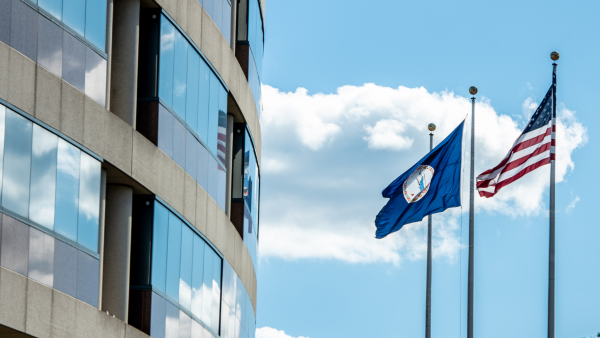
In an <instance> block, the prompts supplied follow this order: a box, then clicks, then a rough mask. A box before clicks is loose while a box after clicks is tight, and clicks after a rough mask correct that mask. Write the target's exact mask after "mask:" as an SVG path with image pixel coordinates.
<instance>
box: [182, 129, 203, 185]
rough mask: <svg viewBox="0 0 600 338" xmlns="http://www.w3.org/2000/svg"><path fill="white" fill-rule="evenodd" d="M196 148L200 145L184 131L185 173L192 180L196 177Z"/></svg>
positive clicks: (190, 134)
mask: <svg viewBox="0 0 600 338" xmlns="http://www.w3.org/2000/svg"><path fill="white" fill-rule="evenodd" d="M198 147H200V143H198V140H197V139H196V138H195V137H194V136H193V135H192V133H190V132H189V131H187V130H186V141H185V171H186V172H187V173H188V174H190V176H192V178H193V179H194V180H196V177H197V176H198V169H197V165H198Z"/></svg>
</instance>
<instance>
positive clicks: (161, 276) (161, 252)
mask: <svg viewBox="0 0 600 338" xmlns="http://www.w3.org/2000/svg"><path fill="white" fill-rule="evenodd" d="M168 236H169V212H168V211H167V208H165V207H164V206H163V205H162V204H160V203H158V202H154V230H153V233H152V285H154V286H155V287H156V288H158V289H159V290H160V291H162V292H166V288H165V283H166V278H167V242H168Z"/></svg>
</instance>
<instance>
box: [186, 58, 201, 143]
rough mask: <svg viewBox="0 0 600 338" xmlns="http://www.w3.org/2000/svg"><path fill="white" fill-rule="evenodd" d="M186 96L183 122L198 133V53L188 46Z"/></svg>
mask: <svg viewBox="0 0 600 338" xmlns="http://www.w3.org/2000/svg"><path fill="white" fill-rule="evenodd" d="M187 61H188V71H187V86H186V87H187V93H188V94H187V96H186V100H187V103H186V108H185V111H186V114H185V122H186V123H187V124H188V127H189V128H191V129H192V130H193V131H195V132H196V133H198V95H196V94H197V93H198V90H199V85H200V55H198V53H197V52H196V50H195V49H194V48H192V47H190V48H188V57H187ZM202 62H204V61H202Z"/></svg>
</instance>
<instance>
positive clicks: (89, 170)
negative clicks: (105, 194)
mask: <svg viewBox="0 0 600 338" xmlns="http://www.w3.org/2000/svg"><path fill="white" fill-rule="evenodd" d="M80 168H81V174H80V184H79V220H78V230H77V242H78V243H79V244H81V245H83V246H85V247H86V248H89V249H90V250H92V251H94V252H97V251H98V220H99V213H100V162H98V161H97V160H96V159H94V158H92V157H91V156H90V155H88V154H86V153H84V152H81V166H80Z"/></svg>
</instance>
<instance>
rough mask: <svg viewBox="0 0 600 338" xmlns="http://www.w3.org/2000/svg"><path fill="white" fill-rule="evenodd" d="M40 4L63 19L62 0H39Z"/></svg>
mask: <svg viewBox="0 0 600 338" xmlns="http://www.w3.org/2000/svg"><path fill="white" fill-rule="evenodd" d="M38 5H39V6H40V7H41V8H42V9H43V10H45V11H46V12H48V13H50V14H51V15H52V16H53V17H55V18H57V19H58V20H59V21H60V20H61V19H62V11H63V9H62V6H63V4H62V0H38Z"/></svg>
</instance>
